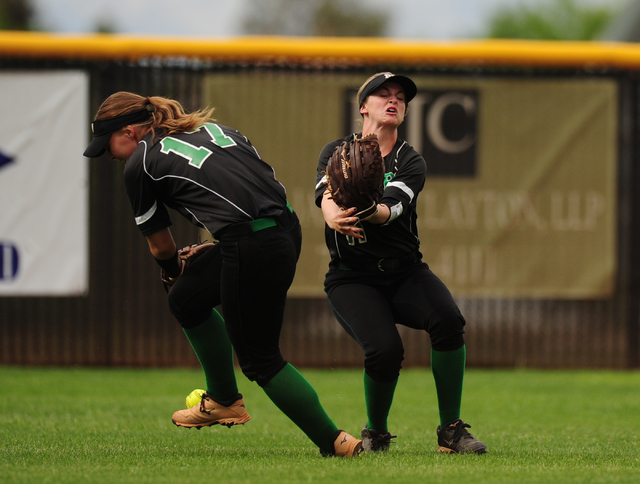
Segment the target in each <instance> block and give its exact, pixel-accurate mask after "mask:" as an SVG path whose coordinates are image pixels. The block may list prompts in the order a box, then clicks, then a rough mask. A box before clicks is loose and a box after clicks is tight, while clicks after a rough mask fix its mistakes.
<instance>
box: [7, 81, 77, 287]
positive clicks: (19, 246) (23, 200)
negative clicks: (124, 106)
mask: <svg viewBox="0 0 640 484" xmlns="http://www.w3.org/2000/svg"><path fill="white" fill-rule="evenodd" d="M88 92H89V78H88V76H87V74H86V73H83V72H76V71H64V72H63V71H60V72H58V71H56V72H11V73H2V74H0V113H1V115H0V207H1V213H2V215H1V216H0V296H2V295H4V296H8V295H11V296H74V295H83V294H86V293H87V291H88V237H89V235H88V168H89V167H88V163H89V162H88V160H87V159H86V158H84V157H83V156H82V153H83V151H84V149H85V147H86V144H87V141H88V120H87V115H88Z"/></svg>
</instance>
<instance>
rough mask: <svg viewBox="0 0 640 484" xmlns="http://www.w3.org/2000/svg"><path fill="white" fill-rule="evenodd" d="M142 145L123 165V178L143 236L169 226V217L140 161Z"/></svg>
mask: <svg viewBox="0 0 640 484" xmlns="http://www.w3.org/2000/svg"><path fill="white" fill-rule="evenodd" d="M141 150H142V151H144V148H143V147H142V146H140V147H138V149H137V150H136V151H135V152H134V154H133V155H132V156H131V157H130V158H129V159H128V160H127V163H126V165H125V169H124V173H123V180H124V184H125V189H126V191H127V195H128V197H129V201H130V203H131V208H132V209H133V215H134V217H135V222H136V225H137V226H138V229H140V232H141V233H142V235H144V236H145V237H146V236H147V235H151V234H153V233H155V232H157V231H159V230H161V229H164V228H166V227H169V226H171V218H170V217H169V212H168V210H167V208H166V206H165V205H164V203H163V202H162V201H161V200H160V199H158V197H157V196H156V194H155V193H154V190H153V185H152V182H151V179H150V177H149V176H147V175H146V173H145V171H144V165H143V163H141V162H140V151H141Z"/></svg>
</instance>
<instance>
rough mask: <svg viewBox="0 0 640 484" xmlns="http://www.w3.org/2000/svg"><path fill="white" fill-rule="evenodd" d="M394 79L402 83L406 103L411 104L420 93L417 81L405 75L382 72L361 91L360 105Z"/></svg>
mask: <svg viewBox="0 0 640 484" xmlns="http://www.w3.org/2000/svg"><path fill="white" fill-rule="evenodd" d="M387 81H392V82H395V83H397V84H400V87H402V89H403V90H404V103H405V104H409V101H411V100H412V99H413V98H414V97H416V94H417V93H418V88H417V87H416V85H415V83H414V82H413V81H412V80H411V79H409V78H408V77H405V76H396V75H395V74H392V73H390V72H385V73H384V74H380V75H379V76H378V77H374V78H373V79H371V80H370V81H369V84H367V85H366V86H365V88H364V89H363V90H362V92H361V93H360V99H358V106H362V103H363V102H364V101H365V99H367V96H369V95H370V94H372V93H373V92H374V91H375V90H376V89H378V88H379V87H380V86H382V85H383V84H384V83H385V82H387Z"/></svg>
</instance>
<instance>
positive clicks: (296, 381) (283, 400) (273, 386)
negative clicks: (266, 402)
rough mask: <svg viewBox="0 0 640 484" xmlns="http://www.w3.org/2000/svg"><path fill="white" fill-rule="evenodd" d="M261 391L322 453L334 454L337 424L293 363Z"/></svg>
mask: <svg viewBox="0 0 640 484" xmlns="http://www.w3.org/2000/svg"><path fill="white" fill-rule="evenodd" d="M263 390H264V391H265V393H266V394H267V396H268V397H269V398H270V399H271V401H272V402H273V403H275V405H276V407H278V408H279V409H280V410H281V411H282V412H283V413H284V414H285V415H286V416H287V417H289V418H290V419H291V420H292V421H293V423H295V424H296V425H297V426H298V427H299V428H300V430H302V431H303V432H304V433H305V434H306V435H307V437H309V439H311V441H312V442H313V443H314V444H316V445H317V446H318V447H320V450H321V451H322V452H328V453H333V439H334V437H335V433H336V432H337V431H338V427H337V426H336V424H335V423H333V420H331V419H330V418H329V416H328V415H327V413H326V412H325V410H324V408H323V407H322V405H321V404H320V399H319V398H318V394H317V393H316V391H315V390H314V389H313V387H312V386H311V385H310V384H309V382H308V381H307V380H306V379H305V378H304V377H303V376H302V375H301V374H300V373H299V372H298V370H296V369H295V368H294V367H293V366H292V365H290V364H289V363H287V365H286V366H285V367H284V368H283V369H282V370H281V371H280V373H278V374H277V375H276V376H274V377H273V378H272V379H271V381H270V382H269V383H267V384H266V385H265V386H264V387H263Z"/></svg>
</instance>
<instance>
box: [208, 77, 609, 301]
mask: <svg viewBox="0 0 640 484" xmlns="http://www.w3.org/2000/svg"><path fill="white" fill-rule="evenodd" d="M366 77H368V75H367V76H365V75H363V76H359V77H357V76H353V75H347V74H340V73H332V74H323V75H320V74H317V73H308V74H307V73H296V74H290V73H273V72H271V73H260V72H252V73H229V74H227V75H221V74H216V75H215V76H213V75H212V76H210V77H209V78H207V80H206V83H205V92H206V94H207V100H208V102H209V103H210V104H211V106H214V107H216V108H217V110H216V113H215V114H216V117H217V119H218V122H220V123H221V124H229V125H230V126H233V127H235V128H237V129H239V130H240V131H241V132H243V134H245V136H247V137H248V138H249V139H250V140H251V141H252V142H253V143H254V145H255V146H256V147H257V149H258V150H259V152H260V153H261V155H262V156H263V158H264V159H265V160H266V161H267V162H268V163H270V164H271V165H272V166H274V167H275V170H276V175H277V176H278V179H279V180H280V181H281V182H282V183H283V184H284V185H285V186H286V187H287V194H288V198H289V201H290V203H291V205H292V206H293V208H294V209H295V210H296V213H297V214H298V216H299V217H300V220H301V223H302V227H303V234H304V242H303V252H302V256H301V260H300V263H299V266H298V274H297V276H296V280H295V282H294V286H293V287H292V289H291V294H292V295H299V296H310V295H323V294H324V293H323V287H322V282H323V278H324V274H325V273H326V271H327V268H328V267H327V266H328V261H329V255H328V251H327V249H326V247H325V242H324V232H323V227H324V221H323V219H322V213H321V211H320V209H318V208H317V207H316V206H315V204H314V182H315V174H316V173H315V170H316V165H317V160H318V155H319V153H320V151H321V150H322V148H323V146H324V145H325V144H326V143H327V142H329V141H332V140H335V139H337V138H339V137H342V136H345V135H346V134H349V133H351V132H358V131H359V130H360V125H359V123H358V121H359V119H360V115H359V112H358V106H357V105H356V102H355V95H356V91H357V89H358V87H359V86H360V84H361V83H362V82H363V81H364V80H365V79H366ZM411 77H412V78H413V79H414V81H415V82H416V84H417V86H418V95H417V96H416V98H415V99H414V100H413V101H412V102H411V103H410V105H409V112H408V114H407V117H406V120H405V122H404V124H403V125H402V126H401V127H400V128H401V129H400V136H401V137H402V138H404V139H406V140H407V141H408V142H409V144H411V145H412V146H413V147H414V148H415V149H416V150H417V151H418V152H420V153H421V154H422V155H423V157H424V158H425V160H426V163H427V180H426V183H425V186H424V189H423V191H422V193H420V195H419V199H418V221H417V223H418V231H419V235H420V239H421V242H422V245H421V251H422V253H423V256H424V260H425V261H426V262H427V263H428V264H429V266H430V267H431V269H432V270H433V271H434V272H435V273H436V274H437V275H438V276H439V277H440V278H441V279H442V280H443V281H444V282H445V283H446V284H447V286H448V287H449V288H450V289H451V291H452V292H453V293H454V295H455V296H464V297H496V298H498V297H499V298H509V297H513V298H560V299H561V298H568V299H573V298H578V299H582V298H585V299H588V298H606V297H609V296H610V295H611V294H612V292H613V290H614V282H615V276H616V270H617V268H616V233H617V226H616V210H617V207H616V200H617V184H616V173H617V150H618V147H617V134H616V133H617V122H618V121H617V119H618V107H617V103H618V93H617V84H616V82H615V81H614V80H611V79H594V78H584V79H576V78H570V79H568V78H552V77H549V78H543V77H536V78H532V77H478V78H476V77H472V76H460V77H444V76H443V77H438V76H425V75H421V76H411Z"/></svg>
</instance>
